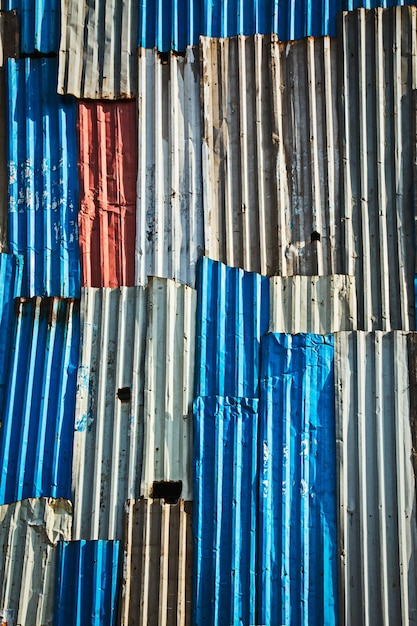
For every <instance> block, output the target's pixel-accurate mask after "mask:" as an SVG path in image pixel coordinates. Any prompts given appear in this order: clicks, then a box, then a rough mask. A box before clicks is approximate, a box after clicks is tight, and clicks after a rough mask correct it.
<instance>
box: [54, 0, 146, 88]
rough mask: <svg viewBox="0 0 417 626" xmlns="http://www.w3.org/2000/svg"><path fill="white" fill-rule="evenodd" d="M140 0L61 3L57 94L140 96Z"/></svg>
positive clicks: (66, 1)
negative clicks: (137, 83) (137, 89)
mask: <svg viewBox="0 0 417 626" xmlns="http://www.w3.org/2000/svg"><path fill="white" fill-rule="evenodd" d="M137 9H138V3H137V2H136V0H123V2H119V1H118V0H92V1H91V2H88V3H87V2H83V1H81V0H62V2H61V42H60V48H59V70H58V93H61V94H73V95H74V96H76V97H77V98H109V99H118V98H135V97H136V71H137V60H136V47H137V19H138V11H137Z"/></svg>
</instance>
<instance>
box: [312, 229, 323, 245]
mask: <svg viewBox="0 0 417 626" xmlns="http://www.w3.org/2000/svg"><path fill="white" fill-rule="evenodd" d="M320 239H321V235H320V233H318V232H317V231H316V230H315V231H313V232H312V233H311V242H312V243H313V241H320Z"/></svg>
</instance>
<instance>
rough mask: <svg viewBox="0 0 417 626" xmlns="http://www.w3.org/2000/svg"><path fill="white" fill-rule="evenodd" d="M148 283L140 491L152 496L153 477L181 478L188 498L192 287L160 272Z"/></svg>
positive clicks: (192, 335)
mask: <svg viewBox="0 0 417 626" xmlns="http://www.w3.org/2000/svg"><path fill="white" fill-rule="evenodd" d="M148 289H149V296H148V315H149V318H148V329H147V337H146V365H145V398H144V424H145V428H144V440H143V441H144V449H143V466H142V480H141V492H140V495H141V496H144V497H145V498H148V497H152V494H153V483H154V481H164V482H165V481H181V482H182V491H181V494H180V496H181V498H182V499H184V500H191V499H192V469H191V468H192V402H193V392H194V367H195V366H194V352H195V311H196V303H197V292H196V291H194V290H193V289H191V288H190V287H187V286H186V285H181V284H179V283H176V282H174V281H173V280H165V279H162V278H152V279H151V281H150V284H149V288H148Z"/></svg>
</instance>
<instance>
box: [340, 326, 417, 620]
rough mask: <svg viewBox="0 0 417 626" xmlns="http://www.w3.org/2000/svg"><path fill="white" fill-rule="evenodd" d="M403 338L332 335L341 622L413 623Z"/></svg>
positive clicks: (416, 607)
mask: <svg viewBox="0 0 417 626" xmlns="http://www.w3.org/2000/svg"><path fill="white" fill-rule="evenodd" d="M407 356H408V355H407V334H406V333H402V332H391V333H384V332H375V333H364V332H358V333H336V335H335V385H336V440H337V454H338V466H339V522H338V525H339V578H340V581H339V585H340V623H341V624H352V626H353V625H356V624H369V625H371V624H386V625H387V626H388V625H391V624H409V623H410V624H411V623H415V621H416V620H417V583H416V581H417V568H416V559H415V555H416V549H417V527H416V513H417V511H416V502H415V500H416V491H415V481H414V471H413V443H412V436H411V427H410V417H411V416H410V398H409V382H410V381H409V375H408V368H407Z"/></svg>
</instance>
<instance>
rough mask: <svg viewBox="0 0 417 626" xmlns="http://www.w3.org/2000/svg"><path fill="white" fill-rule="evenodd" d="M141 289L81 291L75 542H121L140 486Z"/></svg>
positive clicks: (143, 313)
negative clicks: (126, 511) (129, 503)
mask: <svg viewBox="0 0 417 626" xmlns="http://www.w3.org/2000/svg"><path fill="white" fill-rule="evenodd" d="M146 306H147V305H146V292H145V289H144V288H142V287H120V288H119V289H95V288H86V289H83V290H82V297H81V316H82V318H81V350H80V362H79V368H78V386H77V404H76V423H75V434H74V460H73V475H72V494H73V501H74V529H73V537H72V538H73V539H88V540H89V539H121V538H122V529H123V507H124V503H125V500H126V499H127V498H131V497H136V496H137V495H138V493H137V491H138V489H139V480H140V471H141V461H142V436H143V432H142V430H143V384H144V369H145V367H144V358H145V333H146Z"/></svg>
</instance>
